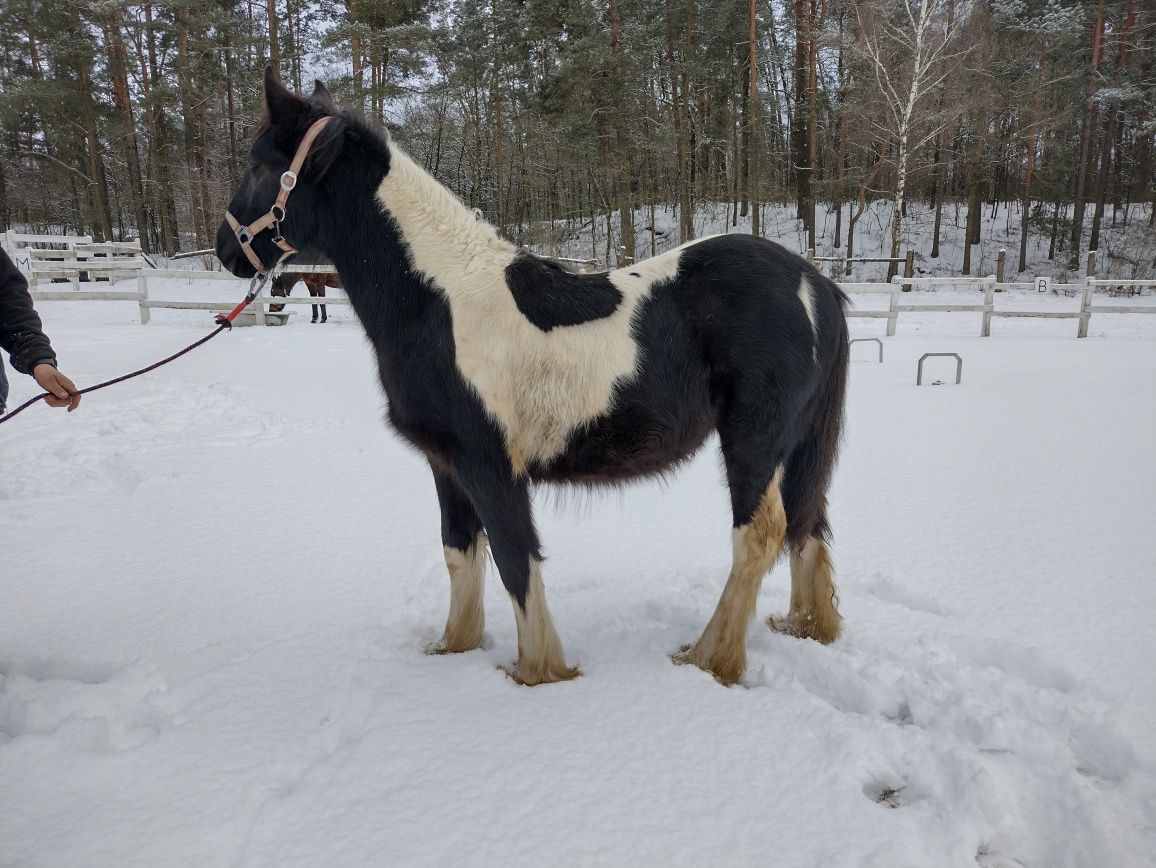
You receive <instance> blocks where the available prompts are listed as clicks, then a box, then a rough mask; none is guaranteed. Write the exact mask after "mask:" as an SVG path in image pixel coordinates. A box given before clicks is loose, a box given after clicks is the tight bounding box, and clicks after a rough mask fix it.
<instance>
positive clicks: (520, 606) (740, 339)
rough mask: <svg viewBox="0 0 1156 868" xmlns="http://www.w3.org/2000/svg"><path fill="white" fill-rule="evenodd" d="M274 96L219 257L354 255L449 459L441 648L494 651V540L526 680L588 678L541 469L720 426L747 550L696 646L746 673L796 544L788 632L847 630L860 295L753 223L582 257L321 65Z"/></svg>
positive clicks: (357, 305) (617, 475)
mask: <svg viewBox="0 0 1156 868" xmlns="http://www.w3.org/2000/svg"><path fill="white" fill-rule="evenodd" d="M265 106H266V112H267V117H266V120H265V122H264V124H263V125H262V126H261V128H260V129H259V131H258V133H257V136H256V140H255V141H254V143H253V146H252V151H251V157H250V161H249V166H248V169H247V171H246V172H245V176H244V178H243V180H242V181H241V185H240V187H239V188H238V190H237V192H236V195H235V196H234V197H233V200H232V202H231V203H230V205H229V208H230V215H231V217H230V220H229V222H227V223H222V225H221V229H220V231H219V233H218V235H217V255H218V256H219V257H220V259H221V261H222V262H223V263H224V264H225V266H226V267H227V268H228V269H229V270H230V271H231V272H232V273H234V274H236V275H237V276H239V277H250V276H252V275H253V274H254V273H255V272H256V269H255V268H254V265H253V262H254V261H255V260H257V261H259V262H260V263H261V264H262V265H263V266H264V267H263V268H262V271H266V270H268V269H270V268H272V266H273V264H274V263H275V262H276V261H277V260H278V259H279V258H280V257H281V256H282V251H285V250H293V249H296V250H300V251H304V252H308V253H316V254H320V255H323V256H324V257H326V258H327V259H329V260H330V261H332V262H333V263H334V265H335V266H336V267H337V270H338V272H339V273H340V275H341V279H342V282H343V283H344V284H345V289H346V292H347V293H348V296H349V299H350V302H351V303H352V306H353V309H354V312H355V313H356V315H357V317H358V319H359V320H360V321H361V324H362V326H363V327H364V329H365V332H366V334H367V335H368V337H369V339H370V341H371V342H372V345H373V348H374V351H375V353H376V356H377V364H378V369H379V373H380V378H381V384H382V386H383V388H384V390H385V394H386V397H387V400H388V406H389V410H388V419H389V422H390V424H391V425H392V426H393V428H394V429H396V431H397V432H398V433H399V434H400V435H401V436H402V437H403V438H405V439H406V440H408V441H409V442H410V443H411V444H413V445H414V446H415V447H417V449H419V450H420V451H421V452H422V453H423V454H424V455H425V457H426V458H427V459H428V461H429V464H430V469H431V470H432V472H433V479H434V484H435V487H436V489H437V495H438V500H439V503H440V506H441V535H442V541H443V544H444V553H445V561H446V566H447V567H448V569H449V579H450V606H449V617H448V619H447V621H446V625H445V630H444V633H443V635H442V638H441V639H440V640H439V641H438V642H437V643H435V644H434V645H433V646H431V647H430V648H429V649H427V650H430V651H431V652H439V653H440V652H460V651H469V650H471V649H474V648H478V647H479V646H480V645H481V643H482V636H483V627H484V615H483V594H482V589H483V580H484V571H485V562H486V550H487V547H488V548H489V550H490V551H491V552H492V555H493V559H494V562H495V564H496V565H497V568H498V572H499V574H500V576H501V580H502V583H503V584H504V585H505V587H506V590H507V592H508V593H509V595H510V597H511V600H512V602H513V606H514V618H515V622H516V624H517V631H518V655H517V663H516V664H515V666H514V667H513V668H512V669H509V670H507V671H508V673H509V674H510V675H511V676H512V677H513V678H514V679H515V680H516V681H518V682H520V683H523V684H541V683H544V682H552V681H560V680H564V679H569V678H573V677H575V676H576V675H578V674H579V672H578V669H577V668H575V667H574V666H572V665H570V664H569V663H568V662H567V660H566V657H565V655H564V654H563V650H562V643H561V641H560V640H559V637H558V633H557V631H556V629H555V627H554V622H553V620H552V619H551V617H550V611H549V609H548V608H547V605H546V596H545V591H544V587H543V582H542V546H541V543H540V542H539V539H538V533H537V530H536V529H535V526H534V518H533V515H532V512H531V486H532V485H534V484H536V483H570V484H578V485H602V484H609V485H614V484H619V483H622V482H625V481H628V480H634V479H642V478H646V477H653V476H656V475H660V474H662V473H664V472H666V471H669V470H671V469H672V468H674V467H675V466H677V465H679V464H681V463H683V462H685V461H686V460H687V459H689V458H690V457H691V456H692V455H693V454H694V453H695V452H696V450H698V449H699V447H700V446H702V444H703V443H704V442H705V440H706V439H707V437H708V436H709V435H710V434H711V433H712V432H717V433H718V438H719V445H720V447H721V451H722V458H723V462H724V465H725V469H726V480H727V485H728V486H729V489H730V498H731V509H732V519H733V530H732V542H733V563H732V565H731V569H730V574H729V577H728V578H727V580H726V584H725V587H724V588H723V591H722V596H721V598H720V600H719V602H718V606H717V608H716V609H715V612H714V614H713V615H712V617H711V618H710V621H709V622H708V623H707V625H706V628H705V629H704V630H703V633H702V635H701V636H700V637H699V639H698V641H697V642H695V643H694V644H693V645H690V646H687V647H685V648H683V650H682V651H681V652H680V653H675V654H674V655H673V657H674V660H675V662H678V663H689V664H694V665H695V666H698V667H700V668H702V669H704V670H706V671H708V672H711V673H713V675H714V676H715V677H716V678H717V680H718V681H720V682H721V683H723V684H726V685H731V684H734V683H736V682H738V681H740V679H741V677H742V675H743V671H744V670H745V668H746V663H747V657H746V635H747V630H748V627H749V624H750V621H751V619H752V617H753V615H754V612H755V604H756V598H757V595H758V591H759V587H760V585H761V583H762V580H763V577H764V576H765V575H766V573H767V572H768V571H769V570H770V568H771V566H772V565H773V564H774V563H775V561H776V560H777V559H778V557H779V556H780V554H781V552H782V551H783V549H786V550H787V551H788V552H789V554H790V567H791V598H790V610H789V612H788V614H786V615H785V616H782V617H776V618H772V619H770V624H771V626H772V628H775V629H778V630H780V631H783V632H787V633H790V634H793V635H795V636H800V637H808V638H812V639H816V640H818V641H820V642H823V643H828V642H831V641H833V640H834V639H835V638H836V637H837V635H838V633H839V628H840V616H839V613H838V607H837V598H836V593H835V585H834V581H833V575H832V572H833V571H832V566H831V559H830V557H829V555H828V550H827V539H828V537H829V535H830V528H829V525H828V522H827V515H826V506H827V501H826V490H827V487H828V483H829V481H830V477H831V473H832V469H833V466H834V462H835V457H836V451H837V446H838V441H839V437H840V429H841V426H842V418H843V404H844V391H845V385H846V378H847V361H848V343H847V324H846V320H845V317H844V305H845V304H846V298H845V296H843V294H842V293H841V292H840V290H839V289H838V288H837V287H836V286H835V285H834V284H833V283H832V282H831V281H829V280H827V279H826V278H825V277H823V276H822V275H821V274H819V272H818V271H816V270H815V269H814V268H813V267H812V266H811V265H810V264H808V263H807V262H806V261H805V260H803V259H802V258H800V257H798V256H795V255H794V254H792V253H789V252H788V251H786V250H785V249H783V248H782V247H780V246H778V245H777V244H774V243H772V242H770V241H766V240H764V239H761V238H755V237H752V236H749V235H737V234H736V235H725V236H716V237H713V238H705V239H702V240H698V241H694V242H690V243H688V244H684V245H683V246H681V247H679V248H677V249H675V250H672V251H670V252H668V253H664V254H662V255H660V256H655V257H653V258H651V259H648V260H646V261H643V262H639V263H636V264H634V265H631V266H627V267H625V268H619V269H616V270H614V271H610V272H606V273H602V274H586V275H582V274H573V273H571V272H569V271H567V270H566V269H565V268H563V267H562V266H561V265H559V264H558V263H556V262H553V261H551V260H549V259H543V258H540V257H538V256H534V255H532V254H530V253H528V252H526V251H524V250H518V249H516V248H515V247H514V246H513V245H512V244H510V243H509V242H507V241H506V240H504V239H503V238H501V237H500V236H499V235H498V233H497V231H496V230H495V228H494V227H493V226H491V225H490V224H489V223H487V222H485V221H484V220H482V219H480V217H479V216H478V215H476V214H475V212H474V211H472V210H471V209H469V208H467V207H466V206H465V205H464V204H463V203H462V202H461V201H460V200H459V199H458V198H457V197H456V196H454V194H453V193H451V192H450V191H449V190H448V189H446V188H445V187H443V186H442V185H441V184H440V183H438V181H436V180H435V179H434V178H433V177H431V176H430V175H429V174H427V173H426V172H425V171H424V170H423V169H422V167H421V166H419V165H418V164H417V163H415V162H414V161H413V160H412V159H411V158H410V157H409V156H408V155H407V154H406V153H405V152H404V151H403V150H401V148H399V147H397V145H395V144H394V143H393V142H391V141H390V138H389V136H388V135H387V134H386V133H385V132H384V131H383V130H381V129H379V128H377V127H375V126H372V125H371V124H369V123H368V122H366V121H365V120H364V119H362V118H361V117H360V116H359V115H358V114H356V113H354V112H351V111H347V110H339V109H337V108H335V107H334V105H333V103H332V101H331V99H330V97H329V94H328V92H327V91H326V90H325V87H324V85H322V84H321V83H320V82H317V85H316V88H315V90H314V92H313V94H312V95H311V96H310V97H308V98H304V97H299V96H296V95H294V94H292V93H290V92H289V91H287V90H286V89H285V88H284V87H282V86H281V84H280V83H279V82H278V81H277V79H276V77H275V76H274V75H273V73H272V71H271V70H266V74H265ZM326 118H327V119H328V120H324V121H323V120H322V119H326ZM306 154H307V156H306ZM302 161H303V162H302ZM294 162H295V163H296V165H297V166H298V168H299V169H300V171H299V172H296V171H288V169H289V167H290V165H291V164H293V163H294ZM282 188H284V190H285V191H289V190H290V189H291V191H292V197H291V198H288V199H287V200H286V196H287V192H286V193H285V194H284V195H281V196H280V197H279V190H281V189H282ZM278 197H279V198H278ZM275 199H276V201H277V203H280V204H279V207H273V208H272V210H271V211H269V212H268V213H270V214H272V215H273V216H272V217H271V218H268V219H266V217H265V216H263V215H266V210H267V209H270V207H271V203H274V200H275ZM242 223H244V224H245V226H244V227H243V228H242V225H241V224H242ZM271 226H273V227H274V228H275V231H266V230H268V229H269V227H271ZM250 229H252V230H253V234H250V233H249V230H250ZM242 242H243V243H242Z"/></svg>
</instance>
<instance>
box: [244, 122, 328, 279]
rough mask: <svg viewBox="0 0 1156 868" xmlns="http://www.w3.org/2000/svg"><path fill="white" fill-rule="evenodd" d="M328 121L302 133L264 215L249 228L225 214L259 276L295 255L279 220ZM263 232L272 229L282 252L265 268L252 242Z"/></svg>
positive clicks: (283, 214)
mask: <svg viewBox="0 0 1156 868" xmlns="http://www.w3.org/2000/svg"><path fill="white" fill-rule="evenodd" d="M330 120H331V118H329V117H323V118H320V119H319V120H316V121H314V122H313V125H312V126H310V127H309V129H308V130H306V132H305V136H304V137H303V138H302V139H301V144H299V145H298V146H297V153H296V154H294V155H293V162H292V163H290V164H289V170H288V171H287V172H284V173H283V174H282V175H281V189H280V190H278V191H277V199H276V201H275V202H273V206H272V207H271V208H270V209H269V210H268V211H267V212H266V213H265V214H262V215H261V216H260V217H258V218H257V219H256V220H254V221H253V222H252V223H250V224H249V225H248V226H243V225H241V221H240V220H238V219H237V218H236V217H234V216H233V212H231V211H226V212H225V221H226V222H227V223H228V224H229V226H230V227H231V228H232V230H233V234H234V235H236V236H237V242H238V243H239V244H240V245H241V249H242V250H243V251H245V256H246V257H248V259H249V262H251V263H252V264H253V268H255V269H257V274H259V275H261V276H262V277H263V276H264V275H266V274H268V273H269V272H270V271H272V270H273V268H276V267H277V266H278V265H280V264H281V263H282V262H284V261H285V259H286V257H288V256H290V255H292V254H294V253H296V252H297V248H295V247H294V246H293V245H292V244H290V243H289V242H288V241H286V240H285V236H283V235H282V234H281V221H282V220H284V219H285V205H286V204H287V203H288V201H289V194H290V193H292V192H293V188H294V187H296V186H297V174H298V173H299V172H300V171H301V167H302V166H303V165H304V164H305V158H306V157H308V156H309V149H310V148H312V147H313V142H314V141H315V140H316V139H317V136H318V135H319V134H320V133H321V131H322V130H323V129H325V125H326V124H327V123H329V121H330ZM266 229H272V230H273V233H274V234H273V243H274V244H276V245H277V246H278V247H280V248H281V250H282V251H283V252H282V253H281V257H280V258H279V259H278V260H277V261H276V262H275V263H274V264H273V266H272V268H266V267H265V264H264V263H263V262H262V261H261V257H259V256H258V255H257V254H256V253H255V252H254V251H253V247H252V244H253V239H254V238H256V237H257V236H258V235H260V234H261V233H262V232H264V231H265V230H266Z"/></svg>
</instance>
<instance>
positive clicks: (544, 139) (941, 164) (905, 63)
mask: <svg viewBox="0 0 1156 868" xmlns="http://www.w3.org/2000/svg"><path fill="white" fill-rule="evenodd" d="M1154 42H1156V8H1154V7H1153V6H1152V5H1150V4H1149V3H1147V2H1145V0H723V2H711V3H704V2H702V0H551V2H543V0H484V2H483V3H472V2H462V0H346V2H337V0H310V2H305V0H248V2H235V0H174V2H144V3H141V2H118V0H0V56H2V62H0V222H2V223H3V225H4V227H5V228H21V229H24V230H26V231H67V232H77V233H82V234H92V235H93V236H95V237H96V238H97V239H98V240H99V239H116V240H123V239H136V238H139V240H140V242H141V244H142V246H143V247H144V248H145V250H146V251H150V252H154V253H158V254H163V255H171V254H173V253H175V252H178V251H188V250H194V249H203V248H207V247H211V246H212V241H213V237H214V235H215V232H216V228H217V226H218V224H219V222H220V217H221V213H222V211H223V209H224V207H225V205H226V203H227V200H228V198H229V196H230V195H231V192H232V190H233V188H234V187H235V184H236V182H237V181H238V179H239V178H240V176H241V174H242V173H243V171H244V168H245V165H246V161H247V148H248V143H249V140H250V137H251V134H252V131H253V129H254V128H255V126H256V125H257V124H258V123H259V122H260V119H261V115H262V105H261V91H260V80H261V71H262V70H263V68H264V67H265V65H266V64H270V63H271V64H272V65H273V66H274V67H275V68H276V69H277V70H278V71H279V72H280V75H281V78H282V80H283V81H284V82H286V84H288V85H290V86H292V87H294V88H296V89H298V90H301V91H303V92H306V93H308V92H309V91H310V90H311V89H312V86H313V80H314V78H320V79H322V80H324V81H325V82H326V84H327V86H328V88H329V90H330V91H331V92H332V93H333V95H334V97H335V99H336V101H337V102H338V103H339V104H342V105H346V106H354V107H358V108H360V110H361V111H362V112H363V113H365V114H366V115H367V116H369V117H370V118H372V119H375V120H376V121H378V122H380V123H381V124H382V125H384V126H385V127H387V128H388V129H389V131H390V133H391V135H392V136H393V137H394V139H395V140H396V141H397V142H398V143H399V144H400V145H401V146H402V147H404V148H405V149H406V150H408V151H409V152H410V153H411V154H412V155H413V156H414V157H415V158H416V159H418V160H419V161H421V162H422V163H423V164H424V165H425V166H426V168H427V169H428V170H429V171H430V172H432V173H433V174H434V175H435V176H436V177H438V178H439V179H440V180H441V181H443V182H444V183H445V184H447V185H448V186H449V187H451V188H452V189H453V190H454V191H455V192H456V193H457V194H458V195H459V196H461V198H462V199H463V200H464V201H465V202H466V203H467V204H468V205H470V206H471V207H474V208H478V209H481V211H482V212H484V213H485V215H486V216H487V217H488V218H489V219H490V220H491V221H492V222H494V223H495V224H496V225H498V226H499V227H500V228H501V231H502V232H503V233H504V234H506V235H507V236H508V237H509V238H511V239H512V240H514V241H516V242H518V243H521V244H526V245H529V246H533V245H535V244H537V243H540V242H541V241H543V240H544V239H545V238H547V237H548V236H549V235H550V233H551V232H554V231H556V230H557V227H559V226H568V227H574V226H582V225H599V226H601V227H603V231H604V232H605V237H606V243H607V246H608V248H609V245H610V244H611V243H614V244H615V245H617V244H621V245H622V246H623V247H625V248H626V251H625V252H626V255H628V256H638V257H643V256H645V255H648V251H647V250H643V249H639V250H636V249H635V245H636V238H637V237H638V235H639V233H638V230H639V229H640V228H644V227H643V225H642V224H645V223H646V221H648V220H649V221H650V224H651V225H652V226H653V222H654V217H653V215H654V209H655V207H656V206H660V207H668V208H672V209H673V212H672V213H677V214H678V215H679V216H678V217H677V218H676V219H677V222H678V225H677V234H678V237H679V239H681V240H687V239H689V238H691V237H693V236H694V233H695V225H694V220H693V215H694V213H695V211H696V209H697V208H699V207H702V206H703V205H705V204H711V205H712V206H714V207H716V208H717V207H719V206H721V207H724V208H725V209H726V213H727V216H728V220H729V222H730V223H731V224H732V225H739V223H740V221H742V225H745V226H749V228H750V231H753V232H756V233H759V232H762V231H764V230H763V227H762V226H761V225H760V221H761V220H763V219H765V218H764V217H763V216H762V215H763V214H764V213H765V209H766V208H767V207H769V206H771V205H776V206H778V207H783V206H786V207H788V208H790V209H792V211H793V214H794V217H795V218H796V219H797V220H798V221H799V224H798V225H799V228H800V231H801V233H802V234H803V237H805V239H806V242H807V246H808V247H811V248H816V249H825V250H840V251H842V252H843V253H844V254H845V255H846V254H848V253H851V252H854V251H856V250H857V249H858V248H857V247H856V246H855V245H856V237H855V233H856V224H857V222H858V220H859V219H860V218H861V216H862V215H863V213H864V209H866V208H869V207H871V206H872V205H874V204H877V203H879V202H885V203H888V208H889V210H890V212H891V214H892V217H893V219H892V220H891V221H890V228H889V231H890V234H891V238H890V242H891V255H892V256H898V255H899V249H900V234H901V229H902V224H903V219H904V217H905V215H906V209H907V205H908V203H914V202H919V203H921V204H922V205H924V206H926V208H927V209H929V210H928V213H931V214H934V218H933V219H934V224H933V227H932V230H931V231H930V232H929V233H927V236H928V237H927V242H928V248H929V249H926V250H921V251H920V254H921V256H925V257H926V256H930V257H932V258H934V257H936V256H938V255H939V250H938V248H939V244H940V236H941V221H942V219H943V211H944V209H945V207H947V206H951V207H953V208H962V209H963V211H964V213H965V214H966V239H967V241H968V242H969V243H967V244H965V245H964V251H963V262H962V271H963V273H965V274H967V273H970V272H971V270H972V263H971V262H970V251H971V243H978V242H979V241H980V237H979V233H980V232H981V227H982V226H983V221H982V211H983V209H984V207H985V206H987V205H990V204H996V203H1019V206H1020V207H1019V208H1018V209H1017V211H1018V219H1019V221H1020V227H1019V233H1018V238H1019V244H1020V249H1019V251H1018V257H1017V256H1016V253H1017V251H1015V250H1009V252H1008V253H1009V259H1008V265H1009V269H1011V270H1013V272H1014V270H1016V269H1018V270H1019V271H1023V269H1024V268H1025V258H1026V250H1027V244H1028V240H1029V238H1035V239H1037V240H1038V239H1040V238H1046V239H1047V245H1048V258H1049V259H1055V260H1057V261H1063V262H1065V263H1067V265H1068V267H1072V268H1075V267H1077V265H1078V263H1079V262H1080V260H1081V257H1082V256H1083V255H1084V254H1085V253H1086V251H1088V250H1096V249H1097V248H1098V246H1099V244H1100V236H1101V234H1102V233H1103V232H1106V231H1107V230H1108V229H1109V228H1110V227H1117V226H1127V225H1128V224H1129V221H1133V222H1135V221H1143V223H1145V224H1147V225H1148V226H1151V225H1152V222H1153V220H1154V218H1156V207H1153V206H1154V202H1153V197H1154V195H1156V184H1154V183H1153V167H1152V163H1153V154H1152V151H1153V141H1154V138H1156V96H1154V92H1156V88H1154V87H1153V83H1154V75H1156V74H1154V70H1153V45H1154ZM819 209H825V212H824V213H826V214H829V215H833V216H834V220H833V221H831V220H826V219H825V220H823V221H819V220H817V219H816V215H817V213H818V211H819ZM1009 213H1010V212H1009ZM817 235H818V236H819V237H816V236H817ZM1149 255H1150V254H1149ZM1140 265H1141V266H1143V267H1147V265H1148V264H1147V263H1140Z"/></svg>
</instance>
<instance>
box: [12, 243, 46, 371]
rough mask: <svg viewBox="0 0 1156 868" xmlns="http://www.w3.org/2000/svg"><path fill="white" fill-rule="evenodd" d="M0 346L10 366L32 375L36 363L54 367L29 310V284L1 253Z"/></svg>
mask: <svg viewBox="0 0 1156 868" xmlns="http://www.w3.org/2000/svg"><path fill="white" fill-rule="evenodd" d="M0 347H3V348H4V349H5V350H7V351H8V353H9V355H10V356H11V357H12V367H14V368H15V369H16V370H18V371H19V372H20V373H22V374H30V373H32V369H33V368H34V367H36V366H37V365H39V364H43V363H48V364H50V365H55V364H56V354H55V353H53V352H52V344H50V343H49V342H48V336H47V335H45V334H44V329H43V328H42V326H41V323H40V317H39V316H38V315H37V314H36V310H35V309H34V308H33V307H32V296H30V295H29V294H28V281H27V280H25V279H24V275H23V274H21V273H20V269H18V268H17V267H16V263H14V262H13V261H12V260H11V259H9V258H8V254H7V253H5V252H4V251H3V250H0Z"/></svg>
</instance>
